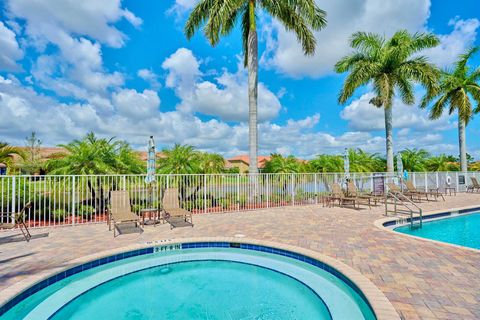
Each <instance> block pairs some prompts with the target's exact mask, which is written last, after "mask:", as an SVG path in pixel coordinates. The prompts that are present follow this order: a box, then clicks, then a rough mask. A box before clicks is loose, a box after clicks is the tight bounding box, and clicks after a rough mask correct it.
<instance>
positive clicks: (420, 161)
mask: <svg viewBox="0 0 480 320" xmlns="http://www.w3.org/2000/svg"><path fill="white" fill-rule="evenodd" d="M400 153H401V154H402V162H403V169H404V170H407V171H409V172H413V171H417V172H421V171H427V170H426V168H427V166H426V164H427V161H428V159H429V157H430V154H429V153H428V152H427V151H426V150H424V149H408V148H407V149H405V150H403V151H402V152H400ZM396 163H397V161H396V160H395V165H396Z"/></svg>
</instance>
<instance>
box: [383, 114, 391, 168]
mask: <svg viewBox="0 0 480 320" xmlns="http://www.w3.org/2000/svg"><path fill="white" fill-rule="evenodd" d="M384 109H385V138H386V139H385V140H386V141H385V143H386V147H387V172H388V173H393V125H392V121H393V120H392V110H393V107H389V108H387V107H385V108H384Z"/></svg>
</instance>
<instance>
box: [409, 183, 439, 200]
mask: <svg viewBox="0 0 480 320" xmlns="http://www.w3.org/2000/svg"><path fill="white" fill-rule="evenodd" d="M405 186H406V187H407V190H408V192H410V193H413V194H417V195H419V196H425V198H426V199H427V201H428V196H429V195H431V196H433V197H434V198H435V200H438V197H442V199H443V201H445V198H444V197H443V194H441V193H439V192H427V191H421V190H417V188H415V186H414V185H413V182H412V181H410V180H408V181H405Z"/></svg>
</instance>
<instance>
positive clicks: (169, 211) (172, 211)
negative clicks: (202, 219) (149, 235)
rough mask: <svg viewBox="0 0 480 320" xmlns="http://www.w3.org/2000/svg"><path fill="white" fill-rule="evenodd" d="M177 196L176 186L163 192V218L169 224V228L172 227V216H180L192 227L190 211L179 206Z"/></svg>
mask: <svg viewBox="0 0 480 320" xmlns="http://www.w3.org/2000/svg"><path fill="white" fill-rule="evenodd" d="M178 198H179V196H178V189H177V188H168V189H165V191H164V192H163V197H162V206H163V211H164V212H165V220H166V221H167V222H168V223H169V224H170V228H173V227H174V224H173V219H174V218H182V219H183V221H185V222H188V223H190V224H191V226H192V227H193V221H192V213H191V212H190V211H188V210H185V209H183V208H182V207H180V203H179V201H178Z"/></svg>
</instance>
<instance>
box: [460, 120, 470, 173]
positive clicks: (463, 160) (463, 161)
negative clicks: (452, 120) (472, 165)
mask: <svg viewBox="0 0 480 320" xmlns="http://www.w3.org/2000/svg"><path fill="white" fill-rule="evenodd" d="M466 143H467V142H466V136H465V121H464V120H462V119H461V118H458V146H459V149H460V169H461V171H462V172H467V170H468V165H467V145H466Z"/></svg>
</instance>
